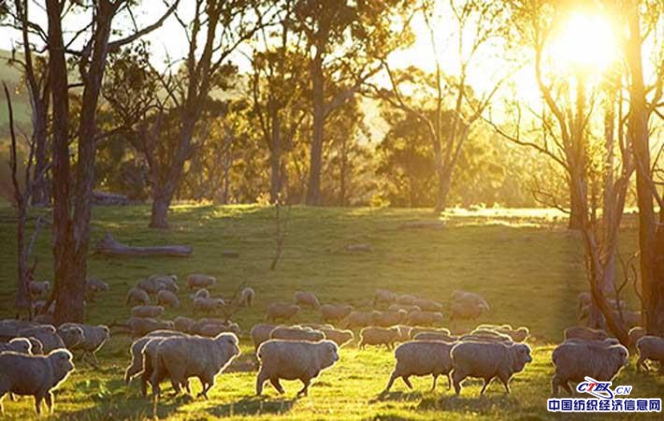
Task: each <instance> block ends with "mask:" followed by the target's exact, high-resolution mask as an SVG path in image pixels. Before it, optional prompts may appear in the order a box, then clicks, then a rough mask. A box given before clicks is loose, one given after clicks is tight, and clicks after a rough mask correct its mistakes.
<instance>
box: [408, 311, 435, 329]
mask: <svg viewBox="0 0 664 421" xmlns="http://www.w3.org/2000/svg"><path fill="white" fill-rule="evenodd" d="M443 320H444V319H443V314H442V313H439V312H431V311H417V310H415V311H411V312H410V313H409V314H408V317H407V318H406V324H407V325H410V326H435V325H440V324H442V323H443Z"/></svg>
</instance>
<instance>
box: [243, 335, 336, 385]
mask: <svg viewBox="0 0 664 421" xmlns="http://www.w3.org/2000/svg"><path fill="white" fill-rule="evenodd" d="M257 356H258V360H259V361H260V363H261V367H260V370H259V371H258V376H257V378H256V394H257V395H259V396H260V395H261V393H263V385H264V384H265V381H267V380H270V383H272V385H273V386H274V387H275V389H277V391H278V392H279V393H284V388H283V387H282V386H281V384H280V383H279V380H280V379H285V380H300V381H301V382H302V383H303V385H304V387H303V388H302V389H301V390H300V391H299V392H297V395H298V396H302V395H305V396H306V395H307V394H308V393H309V385H310V384H311V379H313V378H316V377H318V375H319V374H320V372H321V371H322V370H325V369H326V368H329V367H331V366H332V365H334V363H336V362H337V361H339V348H338V347H337V344H335V343H334V342H332V341H329V340H324V341H320V342H307V341H282V340H278V339H272V340H269V341H267V342H265V343H263V344H262V345H261V346H260V347H259V348H258V352H257Z"/></svg>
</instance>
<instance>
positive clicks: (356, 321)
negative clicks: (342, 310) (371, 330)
mask: <svg viewBox="0 0 664 421" xmlns="http://www.w3.org/2000/svg"><path fill="white" fill-rule="evenodd" d="M378 316H380V312H378V311H369V312H364V311H351V312H350V314H349V315H348V316H347V317H346V318H345V319H343V320H342V321H341V323H340V324H339V327H341V328H342V329H353V328H363V327H367V326H371V325H373V324H374V320H376V318H377V317H378Z"/></svg>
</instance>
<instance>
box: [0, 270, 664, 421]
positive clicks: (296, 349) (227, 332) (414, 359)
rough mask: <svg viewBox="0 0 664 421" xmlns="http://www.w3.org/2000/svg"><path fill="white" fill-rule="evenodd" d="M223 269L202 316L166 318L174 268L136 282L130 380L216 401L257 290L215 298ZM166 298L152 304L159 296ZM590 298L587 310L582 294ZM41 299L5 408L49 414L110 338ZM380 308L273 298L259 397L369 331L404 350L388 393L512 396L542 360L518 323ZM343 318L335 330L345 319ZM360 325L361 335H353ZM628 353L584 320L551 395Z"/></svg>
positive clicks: (8, 337)
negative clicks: (444, 385) (423, 388)
mask: <svg viewBox="0 0 664 421" xmlns="http://www.w3.org/2000/svg"><path fill="white" fill-rule="evenodd" d="M215 283H216V279H215V278H214V277H211V276H208V275H203V274H193V275H190V276H189V277H188V278H187V289H188V290H189V294H191V295H190V296H189V299H190V300H191V302H192V307H193V309H194V312H195V313H196V314H197V315H205V316H222V317H218V318H214V317H202V318H199V319H198V320H194V319H192V318H188V317H182V316H179V317H176V318H175V319H174V320H172V321H171V320H162V319H161V317H162V316H163V314H164V312H165V309H167V308H170V309H177V308H179V307H180V305H181V303H180V297H179V296H178V293H179V290H180V288H179V286H178V283H177V277H176V276H174V275H154V276H151V277H149V278H146V279H142V280H140V281H138V282H137V284H136V285H135V286H134V287H132V288H131V289H130V290H129V292H128V294H127V299H126V304H127V305H129V306H131V310H130V313H131V317H130V318H129V319H128V321H127V323H126V324H124V325H123V326H124V327H126V328H128V329H129V333H130V334H131V336H132V337H133V338H134V339H135V340H134V342H133V343H132V345H131V347H130V350H129V352H130V356H131V361H130V364H129V366H128V367H127V369H126V370H125V375H124V380H125V382H126V383H129V382H130V381H131V380H132V379H135V378H140V382H141V391H142V393H143V395H144V396H145V395H147V393H148V386H149V387H150V388H151V390H152V394H153V395H154V396H156V397H159V396H160V384H161V383H163V382H164V381H170V383H171V385H172V387H173V389H174V391H175V392H176V393H180V392H181V391H182V390H183V389H184V390H186V391H187V393H191V388H190V384H189V379H191V378H198V379H199V381H200V382H201V385H202V390H201V392H200V393H199V396H203V397H205V398H207V397H208V392H209V391H210V389H211V388H212V387H213V386H214V382H215V377H216V376H217V375H218V374H219V373H221V372H222V371H223V370H224V369H225V368H226V367H228V366H229V364H231V363H232V361H233V360H234V359H235V358H237V357H238V356H239V355H240V353H241V352H240V347H239V340H238V336H241V334H242V332H241V330H240V327H239V326H238V325H237V324H236V323H234V322H232V321H231V320H230V317H231V316H232V315H234V314H235V312H236V311H237V310H238V309H239V308H242V307H250V306H252V303H253V302H254V298H255V293H254V290H253V289H251V288H249V287H247V288H244V289H241V290H239V291H238V293H236V294H235V296H234V297H233V298H232V299H231V300H224V299H223V298H220V297H213V296H212V295H211V294H210V292H209V289H210V288H211V287H213V286H214V285H215ZM87 286H88V291H87V292H88V294H86V297H87V300H88V301H93V300H94V298H95V296H96V294H98V293H101V292H104V291H107V290H108V289H109V288H108V285H106V284H105V283H103V281H99V280H95V281H89V282H88V285H87ZM30 290H31V293H32V294H34V296H35V298H39V296H42V295H43V294H45V293H46V292H47V290H48V284H45V283H35V284H34V285H31V288H30ZM450 298H451V300H450V304H449V309H448V311H449V322H450V323H451V325H455V324H456V323H458V322H459V321H463V320H466V321H467V320H470V321H474V320H476V319H477V318H478V317H479V316H481V315H482V314H484V313H486V312H488V311H490V306H489V304H488V302H487V301H486V300H485V299H484V298H483V297H482V296H481V295H479V294H476V293H473V292H467V291H454V292H453V293H452V295H451V297H450ZM153 299H154V300H155V301H156V305H152V300H153ZM582 299H583V297H580V306H579V308H580V309H581V308H582V306H581V300H582ZM45 305H46V303H45V302H43V301H38V300H36V306H35V307H36V309H37V310H38V312H39V316H37V318H36V319H37V320H36V321H20V320H2V321H0V412H2V409H3V408H2V399H3V397H4V396H5V395H6V394H8V393H9V394H13V395H31V396H34V398H35V409H36V411H37V412H38V413H40V409H41V408H40V407H41V403H42V401H45V403H46V405H47V407H48V409H49V410H52V407H53V394H52V390H53V389H55V388H56V387H57V386H58V385H59V384H61V383H62V382H63V381H65V379H66V378H67V376H68V375H69V373H71V372H72V371H73V370H74V364H73V359H74V355H76V358H80V359H81V360H85V359H86V358H87V360H88V361H90V360H91V363H92V364H95V363H97V360H96V356H95V354H96V352H97V351H98V350H99V349H100V348H101V347H102V346H103V345H104V344H105V343H106V342H107V341H108V339H109V337H110V330H109V328H108V327H106V326H90V325H85V324H75V323H67V324H63V325H61V326H59V327H57V328H56V327H54V326H53V325H52V324H49V323H48V322H49V321H50V320H52V313H51V309H50V308H48V309H47V308H45ZM373 307H374V308H373V309H372V310H368V311H360V310H356V309H355V308H353V307H352V306H350V305H347V304H323V305H321V303H320V302H319V300H318V298H317V297H316V295H315V294H314V293H313V292H307V291H297V292H295V294H294V299H293V302H290V303H288V302H281V303H272V304H270V305H269V306H268V307H267V314H266V317H265V319H266V321H265V323H259V324H256V325H255V326H253V327H252V329H251V330H250V332H249V335H250V337H251V340H252V342H253V344H254V347H255V354H256V359H257V361H258V363H259V364H260V368H259V370H258V373H257V376H256V394H257V395H261V394H262V393H263V388H264V385H265V383H266V382H267V381H269V382H270V384H271V385H272V386H273V387H274V388H275V389H276V390H277V391H278V392H279V393H284V388H283V386H282V385H281V383H280V380H300V381H301V382H302V384H303V387H302V389H301V390H300V391H299V392H298V396H300V395H307V393H308V391H309V386H310V384H311V381H312V380H313V379H315V378H316V377H318V376H319V375H320V373H321V372H322V371H323V370H326V369H329V368H330V367H332V366H333V365H334V364H335V363H336V362H337V361H339V359H340V351H339V350H340V348H341V347H343V346H345V345H347V344H349V343H350V342H351V341H353V340H354V338H355V332H357V331H358V330H359V343H358V346H359V348H360V349H365V348H366V347H367V346H385V347H386V348H388V349H390V350H392V349H394V356H395V366H394V369H393V371H392V373H391V375H390V377H389V379H388V380H387V385H386V387H385V389H384V391H383V392H382V393H387V392H389V391H390V389H391V388H392V386H393V383H394V382H395V381H396V380H397V379H402V381H403V382H404V383H405V384H406V386H407V387H409V388H411V389H412V387H413V386H412V384H411V382H410V377H412V376H429V375H430V376H432V378H433V383H432V390H434V389H435V388H436V383H437V379H438V377H440V376H445V377H447V380H448V387H450V388H452V387H454V390H455V393H456V394H457V395H458V394H459V393H460V392H461V389H462V383H463V381H464V380H465V379H466V378H468V377H471V378H478V379H482V380H483V381H484V385H483V387H482V389H481V392H480V394H483V393H484V392H485V390H486V388H487V386H488V385H489V383H490V382H491V381H492V379H494V378H498V380H499V381H500V382H501V383H502V384H503V385H504V387H505V390H506V391H507V392H508V393H509V391H510V388H509V381H510V379H511V378H512V376H513V375H514V374H516V373H519V372H521V371H523V370H524V369H525V367H526V365H527V364H528V363H530V362H531V361H532V357H531V349H530V347H529V346H528V345H527V344H525V343H524V342H525V341H526V340H527V339H528V337H529V330H528V329H527V328H526V327H519V328H518V329H513V328H512V327H511V326H510V325H488V324H484V325H479V326H477V327H476V328H474V329H473V330H472V331H470V332H467V333H460V332H459V330H458V329H457V330H455V332H454V333H452V332H451V331H450V330H448V329H445V328H442V327H440V326H441V325H442V324H443V323H444V321H445V319H444V317H443V314H442V309H443V306H442V304H440V303H438V302H436V301H433V300H431V299H427V298H422V297H417V296H415V295H409V294H397V293H395V292H392V291H389V290H386V289H378V290H376V292H375V295H374V298H373ZM302 308H307V309H311V310H315V311H317V312H318V313H319V314H320V321H317V322H316V323H301V324H298V325H286V324H278V323H286V322H288V321H289V320H291V319H292V318H293V317H295V315H297V314H298V313H299V312H300V311H301V309H302ZM335 326H336V327H335ZM353 329H355V332H354V331H353ZM630 340H631V341H633V342H632V345H633V346H634V347H635V348H636V349H638V351H639V360H638V362H637V369H639V370H640V368H646V369H647V368H648V366H647V364H646V361H647V360H651V361H657V362H660V363H661V362H662V361H664V339H662V338H659V337H654V336H648V335H646V334H645V331H644V330H643V329H642V328H639V327H634V328H633V329H632V330H631V331H630ZM628 356H629V351H628V349H627V348H626V347H625V346H623V345H621V344H619V343H618V342H617V341H616V340H615V339H613V338H609V337H608V335H607V334H606V332H605V331H603V330H598V329H591V328H589V327H585V326H573V327H570V328H568V329H566V330H565V341H564V342H563V343H561V344H559V345H558V346H557V347H556V348H555V350H554V351H553V354H552V362H553V364H554V366H555V372H554V375H553V377H552V380H551V386H552V392H553V393H554V394H557V393H558V391H559V388H560V387H562V388H563V389H564V390H566V391H567V392H569V393H571V392H572V390H571V388H570V386H569V382H579V381H583V379H584V377H585V376H590V377H592V378H594V379H597V380H600V381H609V380H611V379H613V378H614V377H615V376H616V375H617V373H618V372H619V371H620V370H621V368H622V367H624V366H625V365H626V364H627V362H628Z"/></svg>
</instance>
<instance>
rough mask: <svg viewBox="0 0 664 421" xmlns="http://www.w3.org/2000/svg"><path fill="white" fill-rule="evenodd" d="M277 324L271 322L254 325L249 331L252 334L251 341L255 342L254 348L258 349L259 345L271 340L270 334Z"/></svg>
mask: <svg viewBox="0 0 664 421" xmlns="http://www.w3.org/2000/svg"><path fill="white" fill-rule="evenodd" d="M276 327H277V326H276V325H273V324H269V323H259V324H257V325H254V327H252V328H251V331H250V332H249V336H251V341H252V342H253V343H254V350H255V351H258V347H259V346H260V345H261V344H262V343H263V342H266V341H269V340H270V334H272V331H273V330H274V329H275V328H276Z"/></svg>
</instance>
